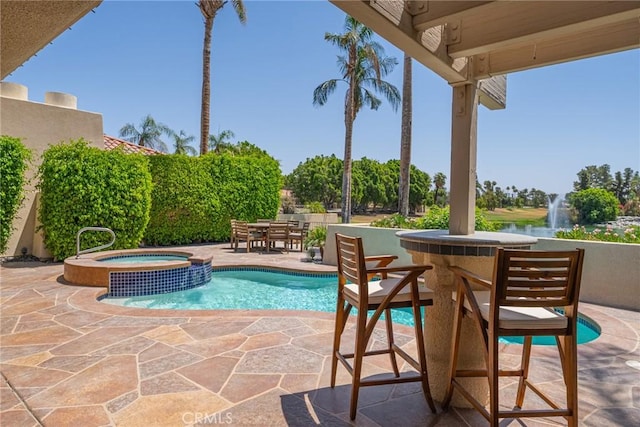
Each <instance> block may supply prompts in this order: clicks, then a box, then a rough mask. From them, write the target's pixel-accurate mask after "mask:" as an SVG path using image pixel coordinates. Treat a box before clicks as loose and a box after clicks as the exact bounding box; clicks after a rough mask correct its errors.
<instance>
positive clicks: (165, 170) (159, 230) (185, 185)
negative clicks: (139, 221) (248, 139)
mask: <svg viewBox="0 0 640 427" xmlns="http://www.w3.org/2000/svg"><path fill="white" fill-rule="evenodd" d="M149 160H150V170H151V176H152V180H153V191H152V193H151V214H150V220H149V225H148V226H147V230H146V231H145V233H144V241H145V243H146V244H149V245H175V244H188V243H192V242H201V241H211V240H215V239H216V238H219V237H220V235H221V232H220V230H219V228H220V224H217V218H218V217H219V216H220V201H219V197H218V191H216V188H215V187H214V184H213V179H212V178H211V174H210V173H209V170H208V169H207V168H206V165H205V164H204V163H203V162H202V161H201V159H200V158H198V157H189V156H186V155H180V154H176V155H166V156H152V157H151V158H150V159H149ZM216 224H217V226H216Z"/></svg>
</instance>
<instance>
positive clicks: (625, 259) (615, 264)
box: [533, 238, 640, 311]
mask: <svg viewBox="0 0 640 427" xmlns="http://www.w3.org/2000/svg"><path fill="white" fill-rule="evenodd" d="M575 248H584V266H583V268H582V286H581V289H580V301H585V302H591V303H594V304H600V305H606V306H610V307H619V308H625V309H631V310H636V311H640V245H632V244H624V243H609V242H592V241H586V240H564V239H549V238H538V243H537V244H536V245H535V246H534V247H533V249H541V250H550V249H556V250H565V249H569V250H570V249H575Z"/></svg>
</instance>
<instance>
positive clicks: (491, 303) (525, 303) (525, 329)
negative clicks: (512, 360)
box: [443, 248, 584, 426]
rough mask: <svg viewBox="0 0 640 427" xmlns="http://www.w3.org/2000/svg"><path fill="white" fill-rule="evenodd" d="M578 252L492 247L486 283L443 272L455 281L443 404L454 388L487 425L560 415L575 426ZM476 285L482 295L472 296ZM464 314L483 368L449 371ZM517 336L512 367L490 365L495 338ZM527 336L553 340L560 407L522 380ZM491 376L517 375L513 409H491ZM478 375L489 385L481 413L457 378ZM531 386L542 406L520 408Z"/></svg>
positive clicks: (494, 381) (494, 380)
mask: <svg viewBox="0 0 640 427" xmlns="http://www.w3.org/2000/svg"><path fill="white" fill-rule="evenodd" d="M583 260H584V249H576V250H573V251H529V250H515V249H503V248H497V250H496V254H495V261H494V269H493V280H492V281H488V280H484V279H482V278H480V277H478V276H477V275H475V274H473V273H471V272H469V271H467V270H464V269H462V268H459V267H450V269H451V270H452V271H453V273H454V274H455V275H456V278H457V281H458V291H457V294H454V298H455V299H456V306H455V316H454V324H453V325H454V326H453V327H454V330H453V340H452V345H451V354H452V356H451V370H450V382H449V386H448V388H447V392H446V394H445V399H444V403H443V407H444V408H447V407H448V406H449V404H450V402H451V398H452V395H453V392H454V390H458V391H459V392H460V393H461V394H462V396H464V397H465V398H466V399H467V400H468V401H469V402H470V403H471V404H472V405H473V406H474V407H475V409H476V410H478V411H479V412H480V413H481V414H482V415H483V416H484V417H485V418H486V419H487V420H488V421H489V423H490V424H491V426H497V425H498V422H499V419H500V418H523V417H554V416H562V417H565V418H566V419H567V421H568V425H569V426H577V425H578V378H577V370H578V368H577V356H578V355H577V350H578V349H577V342H576V328H577V317H578V296H579V293H580V280H581V277H582V264H583ZM472 284H473V285H477V286H478V285H479V286H481V287H484V288H486V289H488V290H486V291H473V290H472V289H471V286H472ZM465 315H466V316H470V317H471V318H472V319H473V320H474V322H475V324H476V326H478V328H479V330H480V331H481V332H482V337H483V340H484V356H485V360H486V369H481V370H477V369H476V370H469V369H467V370H462V369H458V368H457V360H458V354H459V353H460V351H462V348H461V345H460V342H459V340H460V329H461V328H460V326H461V323H462V318H463V316H465ZM500 336H524V345H523V350H522V360H521V365H520V368H519V369H516V370H502V369H500V367H499V363H498V338H499V337H500ZM534 336H555V339H556V345H557V347H558V351H559V354H560V362H561V367H562V375H563V379H564V383H565V387H566V405H565V406H566V407H564V408H562V407H560V405H558V404H557V403H556V402H554V401H553V400H552V399H551V398H550V397H549V396H547V395H546V394H544V393H543V392H542V391H541V390H540V389H539V388H537V387H536V386H535V385H534V384H532V383H531V382H530V381H529V379H528V375H529V359H530V356H531V342H532V337H534ZM499 376H512V377H513V376H515V377H518V378H519V383H518V390H517V394H516V399H515V407H514V408H513V410H502V408H500V405H499V401H498V396H499V394H500V390H499V388H498V377H499ZM461 377H464V378H469V377H482V378H486V379H488V381H489V410H488V411H487V410H486V409H485V407H484V405H483V404H482V403H481V402H479V401H478V400H477V399H475V398H474V397H473V396H472V395H471V394H469V393H468V392H467V391H466V390H465V388H464V386H463V383H461V382H460V381H459V378H461ZM527 388H529V389H531V390H532V391H533V392H534V393H535V394H537V395H538V396H539V397H540V398H541V399H542V400H543V401H544V402H546V403H547V404H548V405H549V407H550V408H549V409H522V406H523V402H524V395H525V391H526V389H527Z"/></svg>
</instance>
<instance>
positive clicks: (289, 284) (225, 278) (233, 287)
mask: <svg viewBox="0 0 640 427" xmlns="http://www.w3.org/2000/svg"><path fill="white" fill-rule="evenodd" d="M337 287H338V284H337V278H336V275H335V274H331V273H330V274H309V273H295V272H275V271H273V270H269V269H264V268H248V267H245V268H241V269H238V268H219V269H214V270H213V271H212V273H211V280H210V281H209V282H207V283H205V284H204V285H202V286H200V287H197V288H193V289H189V290H184V291H181V292H172V293H165V294H160V295H146V296H136V297H130V298H111V297H108V298H105V299H104V300H103V301H105V302H108V303H110V304H115V305H121V306H125V307H138V308H151V309H174V310H234V309H235V310H238V309H249V310H315V311H325V312H335V309H336V294H337ZM353 312H355V310H353ZM393 321H394V322H395V323H400V324H404V325H409V326H413V314H412V312H411V309H394V310H393ZM599 335H600V331H599V328H598V327H597V325H596V324H595V322H593V321H591V320H590V319H586V318H584V317H580V318H579V323H578V342H579V343H584V342H589V341H592V340H594V339H595V338H597V337H598V336H599ZM518 339H519V340H520V341H518ZM501 340H502V342H505V343H518V342H519V343H522V337H505V338H501ZM534 344H538V345H555V339H553V338H552V337H536V338H534Z"/></svg>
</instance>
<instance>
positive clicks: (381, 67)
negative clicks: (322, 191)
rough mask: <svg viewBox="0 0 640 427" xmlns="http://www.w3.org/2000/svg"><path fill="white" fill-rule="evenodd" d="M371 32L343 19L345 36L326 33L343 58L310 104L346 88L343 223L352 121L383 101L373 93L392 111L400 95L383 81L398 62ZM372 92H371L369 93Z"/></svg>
mask: <svg viewBox="0 0 640 427" xmlns="http://www.w3.org/2000/svg"><path fill="white" fill-rule="evenodd" d="M373 35H374V33H373V31H371V30H370V29H369V28H367V27H365V26H364V25H362V24H361V23H360V22H358V21H356V20H355V19H354V18H353V17H351V16H347V17H346V19H345V33H344V34H331V33H325V35H324V39H325V40H326V41H328V42H329V43H331V44H333V45H335V46H337V47H338V48H339V49H340V50H341V51H342V52H344V53H345V55H346V56H341V55H339V56H338V67H339V68H340V72H341V74H342V78H340V79H331V80H327V81H326V82H324V83H322V84H320V85H319V86H318V87H316V88H315V90H314V91H313V105H316V106H322V105H324V104H325V103H326V102H327V98H328V97H329V95H331V94H332V93H333V92H334V91H335V90H336V87H337V84H338V82H345V83H347V85H348V88H347V93H346V95H345V102H344V124H345V136H344V163H343V165H344V166H343V167H344V170H343V174H342V222H343V223H349V222H350V221H351V167H352V162H351V142H352V136H353V122H354V121H355V119H356V116H357V114H358V112H359V111H360V109H361V108H362V106H363V105H365V104H366V105H368V106H369V107H370V108H371V109H372V110H377V109H378V107H379V106H380V105H381V104H382V101H381V100H380V99H378V98H377V97H376V96H375V93H374V92H379V93H381V94H382V95H384V97H385V98H387V100H388V101H389V103H390V104H391V106H392V107H393V109H394V110H396V109H397V108H398V104H399V103H400V93H399V91H398V89H397V88H396V87H395V86H393V85H392V84H390V83H388V82H386V81H384V80H382V77H384V76H386V75H387V74H389V73H390V72H391V71H392V70H393V67H395V65H396V64H397V63H398V61H397V60H396V59H395V58H392V57H387V56H385V55H384V49H383V48H382V46H381V45H380V44H379V43H377V42H375V41H373ZM370 89H373V92H372V91H371V90H370Z"/></svg>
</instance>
